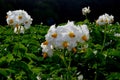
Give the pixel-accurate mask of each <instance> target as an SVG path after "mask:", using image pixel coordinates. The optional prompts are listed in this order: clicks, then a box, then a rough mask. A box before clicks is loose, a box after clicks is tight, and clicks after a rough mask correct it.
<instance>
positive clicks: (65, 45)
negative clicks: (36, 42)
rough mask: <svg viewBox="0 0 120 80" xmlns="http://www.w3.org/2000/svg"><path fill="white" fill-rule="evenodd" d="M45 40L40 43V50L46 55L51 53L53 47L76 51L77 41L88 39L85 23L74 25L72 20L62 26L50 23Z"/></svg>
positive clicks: (81, 41)
mask: <svg viewBox="0 0 120 80" xmlns="http://www.w3.org/2000/svg"><path fill="white" fill-rule="evenodd" d="M45 39H46V41H45V42H44V43H42V44H41V47H42V52H43V53H44V52H45V53H47V54H48V56H52V55H53V47H54V48H55V49H68V50H69V51H71V50H73V52H76V48H75V47H77V44H78V42H80V43H83V42H85V41H87V40H88V39H89V30H88V28H87V25H81V26H76V25H75V24H74V22H73V21H71V22H70V21H68V23H67V24H65V25H62V26H57V27H56V26H55V25H52V26H51V27H50V29H49V30H48V33H47V34H46V35H45Z"/></svg>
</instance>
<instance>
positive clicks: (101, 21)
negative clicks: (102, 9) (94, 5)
mask: <svg viewBox="0 0 120 80" xmlns="http://www.w3.org/2000/svg"><path fill="white" fill-rule="evenodd" d="M113 21H114V16H112V15H109V14H107V13H105V14H103V15H101V16H99V18H98V20H97V21H96V24H97V25H105V24H110V23H112V22H113Z"/></svg>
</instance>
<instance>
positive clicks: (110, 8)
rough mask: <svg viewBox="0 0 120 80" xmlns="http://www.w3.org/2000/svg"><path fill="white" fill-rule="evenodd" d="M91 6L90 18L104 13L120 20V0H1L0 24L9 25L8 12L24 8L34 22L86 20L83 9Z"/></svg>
mask: <svg viewBox="0 0 120 80" xmlns="http://www.w3.org/2000/svg"><path fill="white" fill-rule="evenodd" d="M86 6H90V9H91V13H90V14H89V15H88V18H89V19H90V20H91V21H95V20H96V19H97V18H98V17H99V15H102V14H104V13H108V14H112V15H113V16H115V21H118V22H119V21H120V0H0V25H7V23H6V18H5V17H6V12H7V11H9V10H19V9H23V10H25V11H27V12H28V14H30V15H31V17H32V18H33V24H40V23H41V22H43V24H45V25H51V24H54V23H56V24H60V23H64V22H67V21H68V20H73V21H80V20H84V19H85V16H83V15H82V12H81V9H82V8H83V7H86Z"/></svg>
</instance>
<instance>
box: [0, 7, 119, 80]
mask: <svg viewBox="0 0 120 80" xmlns="http://www.w3.org/2000/svg"><path fill="white" fill-rule="evenodd" d="M83 11H84V14H83V15H85V16H87V14H88V13H90V8H89V7H88V8H87V7H86V8H85V9H83ZM6 20H7V24H8V25H7V26H0V79H1V80H120V77H119V76H120V73H119V72H120V61H119V60H120V24H119V22H114V23H113V21H114V16H112V15H109V14H107V13H105V14H103V15H101V16H99V17H98V19H97V20H96V22H90V21H89V20H88V17H86V19H85V20H84V21H80V22H74V21H68V22H67V23H64V24H60V25H57V26H56V25H52V26H45V25H43V24H40V25H33V26H31V23H32V18H31V17H30V15H28V14H27V12H25V11H24V10H16V11H9V12H7V19H6ZM26 21H27V22H26ZM9 26H12V27H13V28H14V32H13V30H12V29H11V27H9ZM28 28H29V29H28ZM25 29H28V30H26V31H24V30H25ZM20 33H24V34H20ZM17 34H19V35H17Z"/></svg>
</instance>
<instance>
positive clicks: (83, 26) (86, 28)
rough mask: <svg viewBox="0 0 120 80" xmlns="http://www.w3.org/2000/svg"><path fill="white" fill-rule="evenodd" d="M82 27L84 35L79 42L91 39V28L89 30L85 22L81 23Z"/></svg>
mask: <svg viewBox="0 0 120 80" xmlns="http://www.w3.org/2000/svg"><path fill="white" fill-rule="evenodd" d="M80 29H81V31H82V35H81V37H80V41H79V42H81V43H83V42H85V41H87V40H88V39H89V30H88V27H87V25H85V24H84V25H81V26H80Z"/></svg>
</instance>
